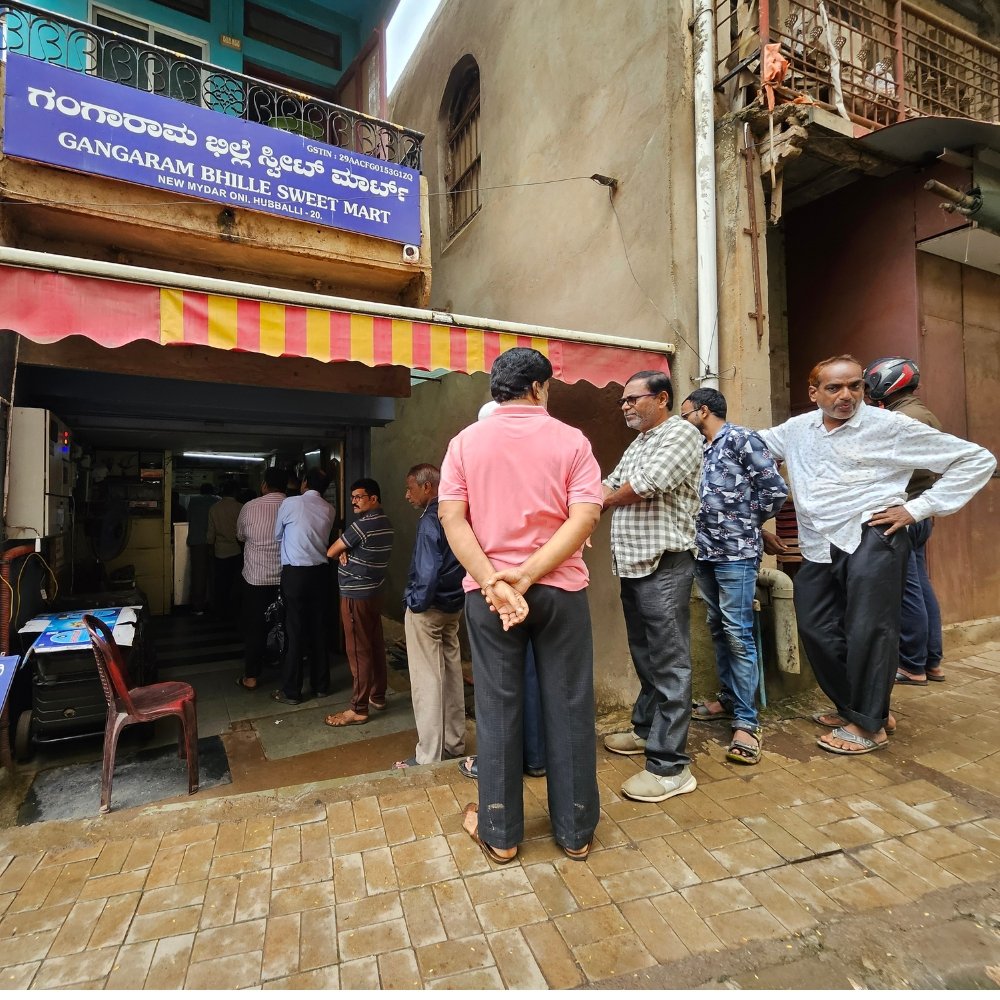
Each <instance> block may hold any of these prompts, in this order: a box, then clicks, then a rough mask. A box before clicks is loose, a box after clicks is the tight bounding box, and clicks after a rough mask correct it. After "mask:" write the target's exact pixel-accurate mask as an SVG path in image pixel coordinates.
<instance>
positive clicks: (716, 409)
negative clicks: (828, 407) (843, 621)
mask: <svg viewBox="0 0 1000 1000" xmlns="http://www.w3.org/2000/svg"><path fill="white" fill-rule="evenodd" d="M727 411H728V404H727V403H726V397H725V396H723V395H722V393H721V392H719V390H718V389H695V391H694V392H692V393H691V395H690V396H688V398H687V399H685V400H684V402H683V403H681V413H680V415H681V416H682V417H683V418H684V419H685V420H687V421H688V423H690V424H691V425H692V426H693V427H696V428H697V429H698V430H699V431H700V432H701V435H702V437H703V438H704V439H705V444H704V448H705V465H704V468H703V469H702V473H701V509H700V510H699V511H698V535H697V543H698V553H697V558H696V560H695V569H694V578H695V582H696V583H697V584H698V590H699V591H700V592H701V596H702V599H703V600H704V602H705V605H706V607H707V608H708V629H709V632H710V633H711V635H712V642H713V645H714V646H715V663H716V668H717V669H718V673H719V688H720V690H719V694H718V697H717V698H715V699H712V700H710V701H705V702H702V703H701V704H699V705H695V706H694V708H693V709H692V711H691V718H692V719H694V720H695V721H696V722H715V721H717V720H722V719H724V720H727V721H731V722H732V730H733V736H732V740H731V742H730V744H729V749H728V750H727V751H726V759H727V760H730V761H732V762H733V763H734V764H756V763H758V762H759V761H760V757H761V746H762V744H763V732H762V730H761V725H760V719H759V716H758V714H757V683H758V677H759V665H758V663H757V645H756V642H755V641H754V630H753V625H754V620H753V601H754V593H755V592H756V588H757V570H758V569H759V567H760V558H761V555H762V554H763V550H764V546H763V541H762V538H761V530H760V529H761V525H762V524H763V523H764V522H765V521H766V520H768V518H771V517H774V515H775V514H776V513H777V512H778V510H779V509H780V507H781V505H782V504H783V503H784V502H785V497H787V496H788V487H787V486H786V485H785V481H784V480H783V479H782V478H781V476H780V475H779V474H778V467H777V465H776V464H775V461H774V459H773V458H772V457H771V455H770V453H769V452H768V450H767V446H766V445H765V444H764V442H763V441H762V440H761V439H760V437H759V435H757V434H756V433H755V432H754V431H752V430H749V429H748V428H746V427H740V426H739V425H738V424H732V423H730V422H729V421H728V420H726V414H727Z"/></svg>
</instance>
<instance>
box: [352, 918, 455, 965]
mask: <svg viewBox="0 0 1000 1000" xmlns="http://www.w3.org/2000/svg"><path fill="white" fill-rule="evenodd" d="M337 942H338V944H339V947H340V959H341V961H342V962H351V961H354V960H355V959H358V958H367V957H369V956H370V955H380V954H382V953H383V952H387V951H396V950H397V949H399V948H408V947H409V946H410V937H409V934H408V933H407V931H406V922H405V921H404V920H403V919H402V918H401V917H400V918H397V919H395V920H384V921H382V922H381V923H379V924H374V925H370V926H368V927H359V928H357V929H354V930H347V931H344V930H342V931H340V932H339V933H338V935H337ZM428 947H431V948H437V947H440V945H436V944H435V945H429V946H428Z"/></svg>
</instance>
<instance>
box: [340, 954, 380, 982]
mask: <svg viewBox="0 0 1000 1000" xmlns="http://www.w3.org/2000/svg"><path fill="white" fill-rule="evenodd" d="M340 988H341V989H342V990H377V989H378V988H379V976H378V958H377V957H376V956H375V955H369V956H368V957H367V958H359V959H358V960H357V961H356V962H344V963H342V964H341V965H340Z"/></svg>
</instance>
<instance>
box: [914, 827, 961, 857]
mask: <svg viewBox="0 0 1000 1000" xmlns="http://www.w3.org/2000/svg"><path fill="white" fill-rule="evenodd" d="M902 839H903V843H904V844H906V846H907V847H910V848H912V849H913V850H914V851H916V852H917V853H918V854H922V855H923V856H924V857H925V858H929V859H930V860H931V861H940V860H941V859H942V858H948V857H951V856H953V855H955V854H965V853H966V852H967V851H969V850H970V849H971V847H972V844H970V843H969V841H967V840H966V839H965V838H964V837H960V836H959V835H958V834H957V833H953V832H952V831H951V830H940V829H936V830H922V831H920V832H918V833H911V834H910V835H909V836H908V837H903V838H902Z"/></svg>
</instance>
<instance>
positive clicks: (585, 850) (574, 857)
mask: <svg viewBox="0 0 1000 1000" xmlns="http://www.w3.org/2000/svg"><path fill="white" fill-rule="evenodd" d="M593 846H594V842H593V840H592V841H591V842H590V843H589V844H586V845H585V846H583V847H581V848H580V849H579V850H576V851H574V850H573V848H572V847H563V851H564V852H565V854H566V857H567V858H569V859H570V861H586V860H587V858H588V856H589V855H590V852H591V849H592V848H593Z"/></svg>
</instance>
